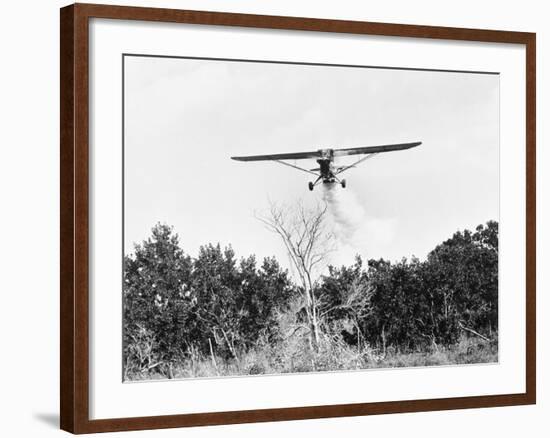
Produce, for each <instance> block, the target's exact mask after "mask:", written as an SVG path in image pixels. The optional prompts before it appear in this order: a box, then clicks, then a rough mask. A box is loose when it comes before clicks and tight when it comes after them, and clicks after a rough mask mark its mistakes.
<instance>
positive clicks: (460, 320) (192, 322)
mask: <svg viewBox="0 0 550 438" xmlns="http://www.w3.org/2000/svg"><path fill="white" fill-rule="evenodd" d="M321 213H322V214H324V212H321ZM274 217H275V218H276V216H273V215H271V216H270V217H269V219H265V218H264V219H265V220H266V221H267V223H266V226H268V228H269V227H270V228H271V229H272V230H274V231H275V232H283V233H284V232H285V230H287V228H286V227H284V226H281V227H280V228H279V229H277V227H278V226H280V225H281V224H282V222H277V221H275V222H274V221H273V218H274ZM297 217H298V219H299V220H303V221H305V222H301V223H302V225H304V226H305V227H306V228H304V229H305V230H307V229H308V228H307V227H308V226H313V229H314V231H315V233H316V234H315V236H316V237H315V238H316V239H317V240H316V241H318V238H319V236H320V231H319V229H320V228H319V226H320V223H319V222H318V221H316V219H315V216H311V215H308V214H307V212H304V211H302V212H301V213H300V214H299V215H298V216H297ZM279 220H280V221H283V217H282V216H281V217H279ZM308 221H309V222H308ZM283 225H284V224H283ZM298 230H300V228H298ZM306 235H307V233H306V234H303V235H301V236H302V239H301V240H295V241H293V240H292V239H291V240H290V241H289V242H290V243H292V242H294V243H296V242H300V243H301V242H306V243H307V239H306V238H305V237H304V236H306ZM304 239H305V240H304ZM289 242H285V244H286V243H289ZM316 248H319V246H316V245H315V242H310V244H309V245H305V246H304V247H303V249H305V250H308V249H309V250H310V251H309V254H305V255H306V256H309V259H306V260H305V261H306V262H308V263H310V264H311V263H313V265H315V264H316V263H318V262H317V260H319V261H320V260H322V259H323V257H322V256H323V254H324V253H323V252H322V251H317V249H316ZM291 250H293V251H294V255H295V257H296V259H297V262H298V265H297V266H298V267H299V266H300V265H299V263H301V259H300V257H302V256H304V254H303V253H302V249H300V247H297V248H294V249H292V248H291ZM302 261H303V260H302ZM311 274H312V271H311V270H308V269H306V270H303V271H302V272H298V275H297V278H298V280H297V281H293V278H292V277H291V275H290V274H289V273H288V271H287V270H286V269H283V268H282V267H281V265H280V264H279V262H278V261H277V260H276V259H275V258H273V257H268V258H265V259H263V260H261V261H258V260H257V259H256V257H255V256H254V255H251V256H249V257H243V258H238V257H237V256H236V255H235V253H234V251H233V249H232V248H231V247H230V246H229V247H226V248H222V247H221V246H220V245H219V244H217V245H213V244H206V245H204V246H202V247H200V249H199V252H198V254H197V256H196V257H191V256H190V255H188V254H186V253H185V252H184V250H183V248H182V245H181V244H180V242H179V237H178V235H177V234H176V233H175V232H174V230H173V228H172V227H170V226H167V225H164V224H157V225H155V226H154V227H153V229H152V232H151V236H150V237H149V238H148V239H146V240H145V241H143V242H142V243H141V244H138V245H136V246H135V248H134V252H133V253H132V254H130V255H127V256H126V257H125V260H124V300H123V307H124V308H123V310H124V330H123V335H124V339H123V342H124V358H125V364H126V365H125V366H126V369H127V370H132V371H143V370H152V369H155V368H158V367H161V368H162V367H166V365H167V364H172V363H176V362H178V361H181V360H182V359H183V358H185V357H188V356H190V355H197V354H199V355H202V356H203V357H212V358H214V357H220V358H222V359H224V360H231V359H237V358H238V357H239V355H241V354H243V353H245V352H246V351H248V350H250V349H253V348H256V347H258V345H269V346H271V347H272V348H273V347H275V348H276V346H277V345H278V344H279V343H281V342H283V341H284V340H285V339H288V338H289V337H290V336H302V335H303V334H304V333H306V334H307V336H308V339H309V340H310V343H309V345H310V348H311V349H312V350H316V349H318V348H319V347H318V343H319V340H320V338H323V337H325V338H334V337H337V338H338V339H340V340H342V341H343V342H345V343H346V344H348V345H350V346H353V347H356V348H358V349H363V348H365V347H367V346H368V347H369V348H374V349H377V350H379V351H383V352H384V353H385V352H386V351H387V350H388V349H393V350H399V351H405V352H406V351H421V350H423V349H426V348H430V347H432V346H437V345H449V344H453V343H455V342H457V340H458V339H459V337H460V336H461V334H467V335H470V336H476V337H480V338H483V339H493V338H494V337H495V336H496V335H497V334H498V223H497V222H495V221H489V222H487V223H486V224H484V225H479V226H478V227H477V228H476V229H475V230H474V231H469V230H464V231H459V232H456V233H455V234H454V235H453V236H452V237H451V238H449V239H448V240H446V241H444V242H442V243H441V244H439V245H438V246H436V248H434V249H433V250H432V251H431V252H430V253H429V255H428V256H427V258H426V260H424V261H421V260H418V259H416V258H413V259H411V260H406V259H403V260H401V261H400V262H397V263H391V262H389V261H387V260H382V259H380V260H367V261H365V260H363V259H362V258H361V257H359V256H357V257H356V259H355V262H354V263H353V264H352V265H351V266H340V267H337V266H329V267H328V272H325V273H324V274H323V275H320V276H318V277H314V276H312V275H311ZM289 315H290V316H291V317H292V320H293V325H292V326H288V324H286V325H285V324H284V323H283V321H284V320H285V316H287V317H288V316H289Z"/></svg>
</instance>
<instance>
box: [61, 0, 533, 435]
mask: <svg viewBox="0 0 550 438" xmlns="http://www.w3.org/2000/svg"><path fill="white" fill-rule="evenodd" d="M535 298H536V297H535V35H534V34H531V33H522V32H508V31H497V30H474V29H459V28H444V27H428V26H416V25H399V24H382V23H369V22H354V21H338V20H326V19H313V18H295V17H275V16H259V15H245V14H232V13H217V12H198V11H182V10H167V9H149V8H137V7H119V6H104V5H91V4H75V5H71V6H67V7H65V8H62V9H61V427H62V428H63V429H65V430H67V431H70V432H73V433H92V432H104V431H117V430H136V429H151V428H168V427H181V426H198V425H215V424H231V423H244V422H260V421H281V420H296V419H308V418H309V419H310V418H325V417H342V416H356V415H370V414H381V413H397V412H415V411H426V410H442V409H459V408H477V407H489V406H509V405H521V404H532V403H535V392H536V378H535V375H536V368H535V363H536V355H535V351H536V350H535V343H536V342H535Z"/></svg>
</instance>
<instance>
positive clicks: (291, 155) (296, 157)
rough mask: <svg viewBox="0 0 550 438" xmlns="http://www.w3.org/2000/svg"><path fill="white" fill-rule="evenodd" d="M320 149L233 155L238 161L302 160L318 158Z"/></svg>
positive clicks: (233, 158)
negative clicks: (243, 155) (242, 155)
mask: <svg viewBox="0 0 550 438" xmlns="http://www.w3.org/2000/svg"><path fill="white" fill-rule="evenodd" d="M317 157H319V152H318V151H311V152H293V153H289V154H273V155H248V156H245V157H231V159H232V160H237V161H279V160H302V159H304V158H317Z"/></svg>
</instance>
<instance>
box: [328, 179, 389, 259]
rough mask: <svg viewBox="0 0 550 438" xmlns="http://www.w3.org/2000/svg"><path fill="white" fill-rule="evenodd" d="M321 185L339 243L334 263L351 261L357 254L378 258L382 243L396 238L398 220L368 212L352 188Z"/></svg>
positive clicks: (387, 242) (383, 244)
mask: <svg viewBox="0 0 550 438" xmlns="http://www.w3.org/2000/svg"><path fill="white" fill-rule="evenodd" d="M322 187H323V200H324V201H325V202H326V203H327V205H328V211H329V213H330V217H331V219H332V221H333V226H334V234H335V237H336V241H337V245H338V248H337V254H335V256H334V257H333V259H334V260H333V262H334V264H349V263H352V262H353V259H354V257H355V255H357V254H359V255H361V256H363V257H364V258H370V257H374V258H378V257H379V256H380V251H382V253H383V252H384V251H383V247H384V246H387V245H389V244H390V243H391V242H392V240H393V238H394V234H395V233H394V228H395V220H393V219H379V218H375V217H371V216H369V215H368V214H367V210H366V208H365V207H364V206H363V205H362V204H361V203H360V202H359V200H358V199H357V196H356V195H355V193H354V192H353V191H352V190H350V189H349V188H346V189H343V188H342V187H340V185H339V184H322Z"/></svg>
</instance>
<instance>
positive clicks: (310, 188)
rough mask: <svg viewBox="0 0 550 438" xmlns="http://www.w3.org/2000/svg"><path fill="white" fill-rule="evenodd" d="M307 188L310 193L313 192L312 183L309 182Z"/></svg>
mask: <svg viewBox="0 0 550 438" xmlns="http://www.w3.org/2000/svg"><path fill="white" fill-rule="evenodd" d="M308 187H309V190H310V191H313V183H312V182H310V183H309V184H308Z"/></svg>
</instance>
